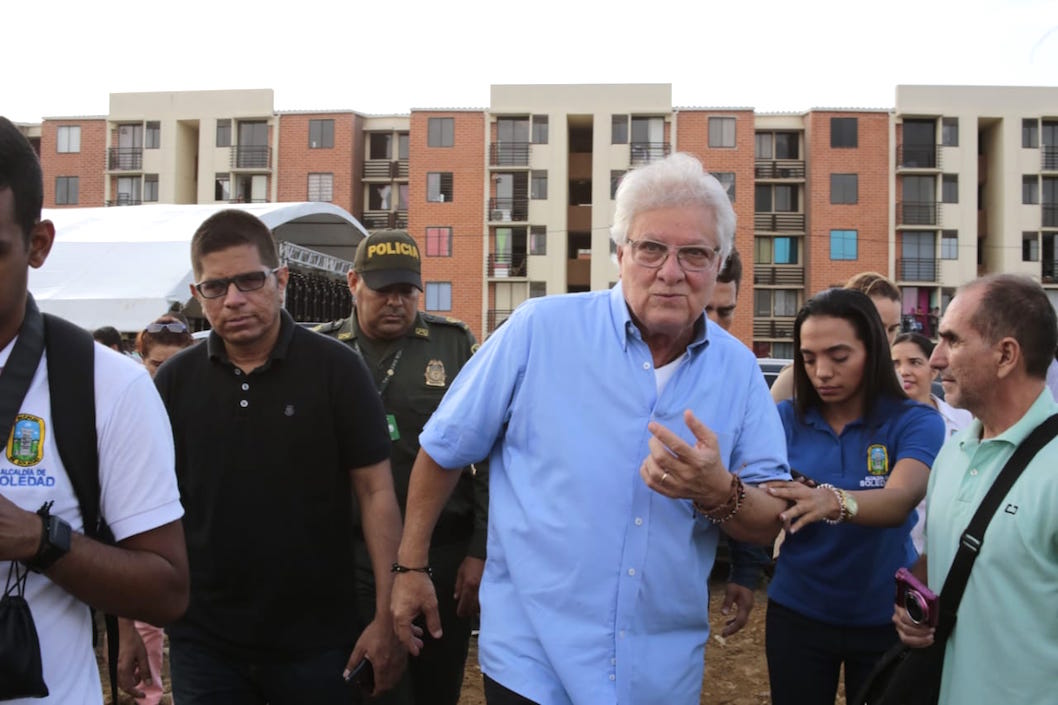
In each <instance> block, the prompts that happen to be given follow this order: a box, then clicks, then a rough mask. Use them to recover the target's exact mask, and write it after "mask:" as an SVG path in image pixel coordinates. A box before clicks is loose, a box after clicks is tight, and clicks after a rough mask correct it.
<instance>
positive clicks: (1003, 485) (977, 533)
mask: <svg viewBox="0 0 1058 705" xmlns="http://www.w3.org/2000/svg"><path fill="white" fill-rule="evenodd" d="M1056 435H1058V414H1054V415H1053V416H1050V417H1048V418H1047V419H1046V420H1045V421H1043V422H1042V423H1041V424H1040V425H1039V426H1037V427H1036V428H1034V429H1033V430H1032V432H1031V433H1029V435H1028V436H1026V437H1025V440H1023V441H1022V442H1021V443H1020V444H1019V445H1018V447H1017V448H1016V449H1015V450H1014V454H1013V455H1012V456H1010V460H1008V461H1007V464H1006V465H1004V466H1003V469H1002V470H1001V471H1000V472H999V475H998V476H996V479H995V482H993V483H992V486H991V487H990V488H989V489H988V492H987V493H986V494H985V497H984V499H982V500H981V505H980V506H979V507H978V508H977V511H976V512H974V515H973V518H972V519H970V523H969V525H968V526H967V527H966V531H964V532H963V534H962V539H961V540H960V541H959V550H958V551H957V552H956V554H955V559H954V560H953V561H952V564H951V568H950V569H949V570H948V576H947V577H946V578H945V579H944V587H943V588H942V589H941V591H940V620H939V622H938V624H937V632H936V635H935V636H936V640H937V642H939V643H944V642H946V641H947V639H948V637H949V636H950V635H951V632H952V630H953V629H954V628H955V613H956V611H957V610H958V609H959V603H960V602H961V601H962V596H963V592H965V591H966V583H967V582H968V581H969V579H970V569H971V568H972V567H973V564H974V561H976V560H977V555H978V554H979V553H980V552H981V545H982V544H983V543H984V540H985V530H986V529H987V528H988V524H989V522H991V521H992V517H993V516H994V515H995V513H996V510H998V509H999V505H1000V504H1001V503H1002V502H1003V500H1004V499H1005V498H1006V496H1007V493H1008V492H1010V488H1011V487H1013V486H1014V483H1015V482H1017V479H1018V477H1020V476H1021V473H1022V471H1024V470H1025V467H1026V466H1028V464H1029V461H1031V460H1032V459H1033V458H1034V457H1035V456H1036V454H1037V453H1039V452H1040V450H1041V449H1042V448H1043V447H1044V446H1045V445H1047V444H1048V443H1050V442H1051V440H1052V439H1053V438H1054V437H1055V436H1056Z"/></svg>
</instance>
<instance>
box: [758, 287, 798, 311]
mask: <svg viewBox="0 0 1058 705" xmlns="http://www.w3.org/2000/svg"><path fill="white" fill-rule="evenodd" d="M797 300H798V293H797V290H796V289H755V290H754V291H753V315H755V316H765V317H771V316H796V315H797V309H798V304H797Z"/></svg>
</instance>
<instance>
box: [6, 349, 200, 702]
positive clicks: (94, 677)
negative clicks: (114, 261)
mask: <svg viewBox="0 0 1058 705" xmlns="http://www.w3.org/2000/svg"><path fill="white" fill-rule="evenodd" d="M13 347H14V341H12V342H11V343H10V344H8V346H7V347H5V348H4V349H3V350H0V370H2V368H3V366H4V365H6V364H7V360H8V357H9V356H10V355H11V349H12V348H13ZM95 404H96V433H97V435H98V447H99V480H100V489H101V498H100V511H101V513H102V515H103V516H104V517H105V518H106V520H107V523H108V524H109V525H110V528H111V530H112V531H113V533H114V538H115V540H116V541H121V540H123V539H126V538H128V537H130V536H135V535H136V534H139V533H142V532H144V531H147V530H150V529H153V528H156V527H159V526H161V525H163V524H167V523H169V522H171V521H174V520H176V519H179V518H180V517H181V516H183V508H182V507H181V505H180V495H179V491H178V490H177V486H176V474H175V471H174V459H173V436H172V430H171V429H170V427H169V417H168V416H167V414H166V412H165V407H164V406H163V405H162V401H161V398H160V397H159V396H158V392H157V390H155V388H154V384H153V382H151V379H150V376H149V375H148V374H147V371H146V370H145V369H144V368H143V367H142V366H141V365H137V364H136V363H135V362H134V361H132V360H130V359H129V358H127V357H125V356H124V355H121V354H119V353H117V352H114V351H113V350H110V349H108V348H105V347H103V346H102V345H98V344H97V345H96V346H95ZM52 430H53V427H52V422H51V398H50V396H49V393H48V368H47V353H45V355H44V356H43V357H42V358H41V361H40V365H39V366H38V367H37V372H36V374H35V375H34V377H33V382H32V383H31V385H30V388H29V392H28V393H27V394H26V397H25V399H24V400H23V402H22V408H21V409H20V411H19V415H18V417H17V420H16V422H15V424H14V427H13V429H12V435H11V436H10V437H9V438H8V439H4V440H5V441H7V442H6V444H5V445H4V447H3V453H2V454H0V494H2V495H3V496H4V497H6V498H7V499H9V500H11V501H12V502H14V503H15V504H17V505H18V506H19V507H21V508H23V509H27V510H29V511H37V510H38V509H39V508H40V507H41V505H42V504H43V503H44V502H46V501H53V500H54V502H55V504H54V505H53V506H52V508H51V512H52V514H56V515H58V516H61V517H62V518H63V519H65V520H66V521H67V522H69V523H70V526H71V527H72V528H73V530H74V531H83V526H84V522H83V520H82V518H81V510H80V507H79V506H78V503H77V497H76V495H75V494H74V492H73V487H72V485H71V484H70V479H69V477H68V476H67V475H66V471H65V469H64V468H63V465H62V461H61V459H60V458H59V451H58V446H57V445H56V443H55V437H54V434H53V433H52ZM10 568H11V563H10V562H8V561H0V578H6V577H7V574H8V570H9V569H10ZM26 600H28V602H29V604H30V609H31V610H32V612H33V620H34V622H35V624H36V627H37V636H38V638H39V639H40V646H41V657H42V661H43V666H44V682H45V683H46V684H47V686H48V690H49V696H48V697H47V698H44V699H43V700H41V699H36V698H34V699H26V700H14V701H10V702H15V703H25V705H40V704H41V703H54V704H56V705H57V704H59V703H61V704H62V705H98V704H99V703H102V690H101V687H100V680H99V669H98V668H97V666H96V661H95V655H94V653H93V651H92V632H91V629H92V625H91V621H90V617H89V611H88V607H87V606H86V605H85V604H84V603H83V602H81V601H80V600H78V599H76V598H75V597H73V596H72V595H70V594H69V593H67V592H66V591H65V590H63V589H62V588H60V587H59V586H57V585H56V584H55V583H53V582H51V580H49V579H48V577H47V576H45V575H41V574H38V573H33V572H31V573H30V574H29V579H28V581H27V583H26Z"/></svg>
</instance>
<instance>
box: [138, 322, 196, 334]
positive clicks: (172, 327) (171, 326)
mask: <svg viewBox="0 0 1058 705" xmlns="http://www.w3.org/2000/svg"><path fill="white" fill-rule="evenodd" d="M144 330H145V331H147V332H148V333H161V332H162V331H163V330H166V331H169V332H170V333H186V332H187V326H185V325H184V324H183V323H181V322H180V321H169V322H167V323H148V324H147V327H146V328H144Z"/></svg>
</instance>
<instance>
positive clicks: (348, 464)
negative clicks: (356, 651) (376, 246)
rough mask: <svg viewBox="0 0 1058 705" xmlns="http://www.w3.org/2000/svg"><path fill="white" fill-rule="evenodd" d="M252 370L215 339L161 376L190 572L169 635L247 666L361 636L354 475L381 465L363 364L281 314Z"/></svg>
mask: <svg viewBox="0 0 1058 705" xmlns="http://www.w3.org/2000/svg"><path fill="white" fill-rule="evenodd" d="M281 315H282V323H281V328H280V333H279V339H278V341H277V342H276V346H275V348H274V349H273V350H272V353H271V355H270V358H269V360H268V362H267V363H266V364H265V365H264V366H262V367H259V368H258V369H256V370H254V371H253V372H251V373H250V374H245V373H243V371H242V370H240V369H238V368H237V367H235V366H234V365H233V364H232V363H231V362H230V361H229V360H228V359H227V356H226V355H225V352H224V344H223V341H221V339H220V338H219V337H218V336H217V335H216V333H213V334H211V335H210V337H209V340H208V342H207V343H206V344H204V345H202V344H200V345H197V346H195V347H193V348H189V349H188V350H185V351H182V352H181V353H179V354H177V355H175V356H174V357H173V358H171V359H170V360H169V361H168V362H166V363H165V364H164V365H162V367H161V368H160V369H159V371H158V375H157V377H156V378H155V383H156V384H157V386H158V390H159V392H160V393H161V395H162V399H163V400H164V401H165V405H166V408H167V409H168V411H169V418H170V421H171V422H172V426H173V436H174V439H175V442H176V473H177V480H178V482H179V485H180V494H181V499H182V501H183V504H184V510H185V512H186V514H185V515H184V532H185V535H186V537H187V550H188V558H189V562H190V570H191V603H190V606H189V608H188V610H187V614H186V615H185V616H184V617H183V619H181V620H180V621H179V622H177V623H176V624H174V625H172V626H171V627H170V632H171V634H172V635H173V636H176V637H185V638H188V639H196V640H203V641H206V642H208V643H209V644H210V645H212V646H214V647H215V648H217V649H220V650H226V651H230V652H233V653H237V654H240V655H245V656H249V657H253V658H264V659H267V658H270V657H274V658H286V657H289V656H291V655H294V654H298V653H304V652H307V651H316V650H321V649H327V648H334V647H337V646H342V645H349V646H350V647H351V646H352V644H353V642H354V641H355V639H356V636H357V634H356V633H355V623H356V620H355V605H354V600H353V599H351V596H352V595H353V583H354V580H353V579H354V566H353V557H352V553H351V542H350V532H349V521H350V518H349V517H350V515H349V512H350V505H351V492H352V488H351V482H350V477H349V472H348V471H349V470H351V469H353V468H358V467H362V466H365V465H372V464H374V463H378V462H380V461H382V460H386V459H387V458H389V454H390V442H389V433H388V430H387V425H386V419H385V414H384V412H383V410H382V405H381V403H380V400H379V397H378V392H377V391H375V387H374V384H373V382H372V380H371V378H370V376H369V375H368V372H367V369H366V367H365V366H364V363H363V361H362V360H361V358H360V356H359V355H357V354H356V353H355V352H353V351H352V350H350V349H349V348H348V346H346V345H343V344H341V343H339V342H337V341H335V340H331V339H329V338H327V337H325V336H322V335H319V334H317V333H313V332H311V331H308V330H305V329H303V328H301V327H299V326H297V325H296V324H294V322H293V320H292V319H291V318H290V317H289V316H288V315H287V313H286V312H285V311H284V312H282V314H281Z"/></svg>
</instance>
